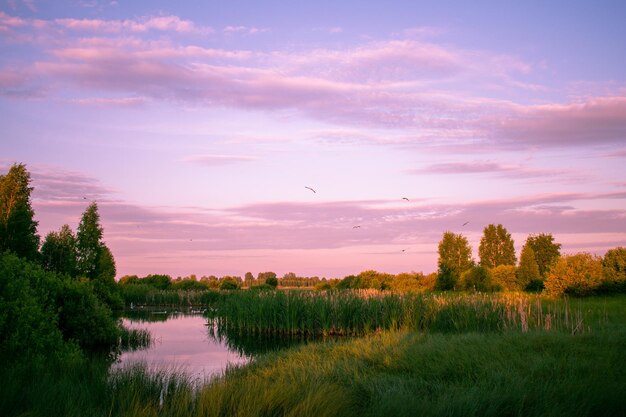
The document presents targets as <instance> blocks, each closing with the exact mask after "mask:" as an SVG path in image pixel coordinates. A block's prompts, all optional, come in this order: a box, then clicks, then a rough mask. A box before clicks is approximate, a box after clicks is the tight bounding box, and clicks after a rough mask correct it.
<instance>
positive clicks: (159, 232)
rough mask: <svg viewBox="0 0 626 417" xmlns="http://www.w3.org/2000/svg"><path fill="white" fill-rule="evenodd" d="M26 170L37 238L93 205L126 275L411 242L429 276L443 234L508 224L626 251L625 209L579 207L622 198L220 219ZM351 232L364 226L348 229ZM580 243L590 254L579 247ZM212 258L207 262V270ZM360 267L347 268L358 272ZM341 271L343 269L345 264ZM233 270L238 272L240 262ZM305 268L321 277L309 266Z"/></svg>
mask: <svg viewBox="0 0 626 417" xmlns="http://www.w3.org/2000/svg"><path fill="white" fill-rule="evenodd" d="M218 159H219V158H218ZM3 165H6V164H3ZM4 168H6V166H4ZM4 168H3V169H4ZM29 169H31V171H32V173H33V184H32V185H33V186H34V187H35V194H34V208H35V211H36V213H37V219H38V220H40V229H39V231H40V233H41V234H45V233H47V232H48V231H51V230H57V229H58V228H59V227H60V226H61V225H62V224H63V223H69V224H70V225H72V227H75V226H76V224H77V223H78V220H79V219H80V215H81V213H82V211H84V209H85V207H86V205H87V204H88V203H89V202H91V201H92V200H97V201H98V205H99V208H100V214H101V221H102V224H103V226H104V229H105V236H104V238H105V240H106V241H107V244H108V245H110V247H112V248H113V249H114V251H115V252H114V253H115V256H116V259H117V261H118V265H120V268H121V269H120V272H121V273H127V272H128V271H129V268H131V265H135V266H132V268H139V270H141V271H142V272H143V273H148V272H155V271H152V270H148V269H149V268H150V266H149V265H147V264H146V263H145V259H147V258H148V257H151V256H152V257H153V256H157V257H158V256H168V257H171V256H175V257H176V258H178V259H183V258H185V259H187V258H189V259H190V260H193V265H195V267H196V268H205V270H206V269H208V270H209V272H213V271H212V270H211V268H212V267H211V265H214V266H213V268H217V267H216V266H215V265H216V263H215V261H214V260H213V259H214V258H216V259H220V258H221V256H222V255H223V256H226V257H228V256H231V255H232V256H234V255H235V254H237V256H244V257H245V256H247V255H251V256H252V255H255V256H256V255H259V253H263V254H264V255H263V256H264V258H263V259H265V257H269V258H267V259H269V261H268V260H267V259H266V260H265V261H262V260H261V258H254V257H253V258H250V259H253V260H252V261H248V262H247V263H246V265H247V266H246V267H247V268H249V269H255V268H258V269H259V270H260V269H262V268H261V267H259V266H258V265H261V264H263V263H264V262H266V263H268V267H270V268H275V267H276V265H277V264H281V263H280V262H279V261H278V260H277V258H275V257H276V256H279V255H278V254H281V253H283V252H284V251H294V252H293V253H294V256H305V255H303V254H305V253H308V252H311V253H318V252H319V251H324V253H325V254H326V256H329V257H330V258H332V257H333V256H339V255H338V254H341V253H349V251H352V252H354V251H355V250H357V252H358V253H367V252H380V253H387V254H389V255H390V256H391V255H392V254H395V252H394V248H395V247H398V246H403V247H404V246H406V245H407V244H412V245H415V246H416V248H417V249H415V250H420V251H430V252H432V253H433V264H432V265H430V266H425V268H427V270H434V269H435V260H434V259H436V256H435V255H434V254H435V253H436V246H437V242H438V241H439V240H440V239H441V235H442V233H443V232H444V231H446V230H453V231H456V232H459V233H461V232H462V233H464V234H466V235H467V236H469V237H470V240H471V241H472V242H473V244H474V243H475V242H474V241H476V242H477V240H478V239H479V238H480V234H481V233H482V229H483V227H484V226H485V225H487V224H490V223H502V224H504V225H505V227H507V228H508V230H509V231H510V232H511V233H513V234H514V235H516V236H519V239H525V236H527V235H528V234H531V233H541V232H545V233H553V234H555V237H556V239H557V241H561V238H560V236H566V237H567V245H565V246H564V251H569V250H575V249H574V248H579V247H580V248H586V249H588V250H594V251H596V252H598V253H603V251H605V250H606V249H608V248H610V247H612V246H611V245H613V246H615V245H614V243H616V242H617V243H620V242H622V243H624V244H626V241H624V239H625V238H624V236H626V222H624V221H623V220H624V219H626V210H624V209H581V208H580V206H581V203H584V202H585V201H592V200H600V199H612V200H626V192H623V191H622V192H610V193H584V192H579V193H546V194H537V195H528V196H520V197H515V198H508V199H493V200H479V201H473V202H467V203H462V204H459V203H454V204H452V203H450V204H447V203H441V202H434V201H428V200H421V201H412V202H411V203H410V204H401V205H399V204H397V201H389V200H355V201H328V202H317V203H296V202H274V203H254V204H244V205H240V206H236V207H231V208H227V209H221V210H219V211H216V210H207V209H204V208H184V207H170V208H167V207H152V206H144V205H139V204H135V203H130V202H126V201H120V200H118V199H115V198H114V192H113V190H111V189H109V188H107V187H106V186H103V185H102V184H100V183H99V182H98V181H96V180H95V179H93V178H91V177H89V176H86V175H84V174H81V173H77V172H68V171H59V170H56V169H52V168H49V167H48V168H46V167H36V166H35V167H29ZM466 222H469V223H468V224H466V225H465V226H463V224H464V223H466ZM356 224H358V225H360V226H361V227H360V228H358V229H354V228H353V226H354V225H356ZM598 236H604V238H605V241H606V243H605V244H601V243H599V241H598V240H597V237H598ZM521 243H523V240H522V241H520V242H517V244H518V246H519V245H521ZM586 243H589V245H590V246H587V247H585V244H586ZM592 243H593V244H592ZM355 248H356V249H355ZM420 248H421V249H420ZM216 251H217V252H216ZM229 251H231V252H229ZM281 251H283V252H281ZM298 251H300V252H298ZM316 251H317V252H316ZM346 251H348V252H346ZM220 254H221V255H220ZM297 254H300V255H297ZM333 254H334V255H333ZM209 258H210V259H212V261H211V262H210V263H207V259H209ZM330 258H329V259H330ZM141 259H144V261H143V263H142V262H141V261H140V260H141ZM429 259H430V258H429ZM366 261H367V260H362V261H359V262H360V264H359V265H354V266H353V267H354V268H360V267H362V266H363V265H364V264H363V262H366ZM140 264H141V265H142V266H138V265H140ZM339 264H341V265H343V268H345V267H346V265H348V266H349V265H351V264H349V262H348V263H347V264H346V263H345V262H344V263H341V262H340V263H339ZM366 264H367V262H366ZM172 267H173V268H174V266H172ZM221 267H223V265H222V266H221ZM231 267H232V268H234V267H235V266H234V264H233V265H232V266H231ZM239 267H240V268H243V266H242V264H239ZM350 267H352V266H350ZM310 270H311V271H313V270H315V271H319V270H316V269H315V263H313V264H311V266H310ZM159 272H162V271H159ZM190 272H194V271H190ZM195 272H201V271H198V270H196V271H195ZM228 272H229V273H232V272H233V271H232V270H231V271H228ZM298 272H300V270H299V271H298ZM348 272H350V271H348ZM351 272H358V270H354V271H351Z"/></svg>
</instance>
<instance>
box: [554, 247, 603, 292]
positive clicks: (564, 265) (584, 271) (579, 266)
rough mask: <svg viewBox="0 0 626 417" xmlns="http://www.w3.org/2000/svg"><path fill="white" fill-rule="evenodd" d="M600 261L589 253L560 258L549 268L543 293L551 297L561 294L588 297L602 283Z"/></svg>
mask: <svg viewBox="0 0 626 417" xmlns="http://www.w3.org/2000/svg"><path fill="white" fill-rule="evenodd" d="M602 278H603V277H602V259H601V258H599V257H598V256H594V255H591V254H589V253H577V254H575V255H567V256H563V257H560V258H559V259H558V260H557V261H556V263H555V264H554V265H553V266H552V267H551V268H550V272H548V276H547V277H546V281H545V291H546V292H547V293H548V294H549V295H552V296H560V295H562V294H566V293H567V294H573V295H579V296H582V295H589V294H591V293H592V292H593V291H594V290H596V288H597V287H598V286H599V285H600V284H601V282H602Z"/></svg>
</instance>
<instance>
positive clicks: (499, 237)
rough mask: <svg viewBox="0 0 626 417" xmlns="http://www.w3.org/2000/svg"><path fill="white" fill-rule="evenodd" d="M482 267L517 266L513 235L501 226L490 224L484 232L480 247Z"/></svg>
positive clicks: (479, 253)
mask: <svg viewBox="0 0 626 417" xmlns="http://www.w3.org/2000/svg"><path fill="white" fill-rule="evenodd" d="M478 256H479V257H480V265H481V266H484V267H487V268H495V267H496V266H498V265H515V264H516V263H517V258H516V257H515V246H514V242H513V239H511V234H510V233H509V232H508V231H507V230H506V228H505V227H504V226H502V225H501V224H498V225H497V226H496V225H493V224H490V225H488V226H487V227H485V229H484V230H483V237H482V238H481V239H480V246H479V247H478Z"/></svg>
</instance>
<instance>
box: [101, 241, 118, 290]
mask: <svg viewBox="0 0 626 417" xmlns="http://www.w3.org/2000/svg"><path fill="white" fill-rule="evenodd" d="M97 273H98V276H97V279H98V280H99V281H102V282H103V283H105V284H107V285H112V284H115V274H116V273H117V270H116V268H115V258H113V254H112V253H111V250H110V249H109V248H108V247H107V245H105V244H104V243H103V244H102V246H101V248H100V259H98V270H97Z"/></svg>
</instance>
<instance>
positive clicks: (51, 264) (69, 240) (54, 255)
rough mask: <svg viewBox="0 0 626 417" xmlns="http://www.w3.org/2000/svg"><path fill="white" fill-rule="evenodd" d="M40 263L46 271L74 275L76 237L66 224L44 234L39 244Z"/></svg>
mask: <svg viewBox="0 0 626 417" xmlns="http://www.w3.org/2000/svg"><path fill="white" fill-rule="evenodd" d="M41 264H42V265H43V267H44V269H45V270H46V271H53V272H57V273H60V274H66V275H69V276H71V277H74V276H76V237H75V236H74V233H73V232H72V229H70V227H69V226H68V225H67V224H64V225H63V227H61V230H59V231H58V232H50V233H48V235H47V236H46V238H45V240H44V242H43V245H41Z"/></svg>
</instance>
